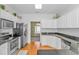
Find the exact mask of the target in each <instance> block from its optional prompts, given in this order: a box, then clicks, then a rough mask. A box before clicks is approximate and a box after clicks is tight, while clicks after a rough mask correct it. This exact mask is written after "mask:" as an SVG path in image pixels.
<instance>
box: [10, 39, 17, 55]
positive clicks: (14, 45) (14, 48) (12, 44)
mask: <svg viewBox="0 0 79 59" xmlns="http://www.w3.org/2000/svg"><path fill="white" fill-rule="evenodd" d="M17 50H18V38H15V39H12V40H11V41H10V42H9V54H10V55H12V54H14V53H15V52H16V51H17Z"/></svg>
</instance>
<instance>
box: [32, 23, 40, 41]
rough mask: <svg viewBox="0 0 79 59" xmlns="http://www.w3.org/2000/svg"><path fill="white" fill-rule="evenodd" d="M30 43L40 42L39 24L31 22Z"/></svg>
mask: <svg viewBox="0 0 79 59" xmlns="http://www.w3.org/2000/svg"><path fill="white" fill-rule="evenodd" d="M31 41H40V22H31Z"/></svg>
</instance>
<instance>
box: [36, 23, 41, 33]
mask: <svg viewBox="0 0 79 59" xmlns="http://www.w3.org/2000/svg"><path fill="white" fill-rule="evenodd" d="M35 33H37V34H39V33H40V24H39V23H37V24H36V26H35Z"/></svg>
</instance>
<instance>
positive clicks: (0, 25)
mask: <svg viewBox="0 0 79 59" xmlns="http://www.w3.org/2000/svg"><path fill="white" fill-rule="evenodd" d="M1 27H2V20H1V19H0V29H1Z"/></svg>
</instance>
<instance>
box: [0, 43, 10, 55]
mask: <svg viewBox="0 0 79 59" xmlns="http://www.w3.org/2000/svg"><path fill="white" fill-rule="evenodd" d="M8 49H9V48H8V43H7V42H6V43H4V44H2V45H0V55H8V54H9V50H8Z"/></svg>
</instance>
